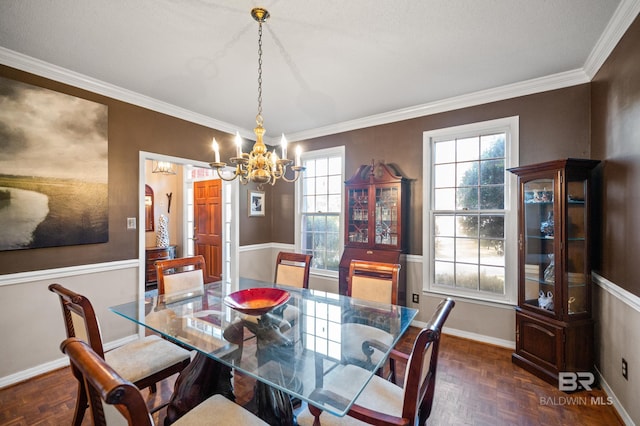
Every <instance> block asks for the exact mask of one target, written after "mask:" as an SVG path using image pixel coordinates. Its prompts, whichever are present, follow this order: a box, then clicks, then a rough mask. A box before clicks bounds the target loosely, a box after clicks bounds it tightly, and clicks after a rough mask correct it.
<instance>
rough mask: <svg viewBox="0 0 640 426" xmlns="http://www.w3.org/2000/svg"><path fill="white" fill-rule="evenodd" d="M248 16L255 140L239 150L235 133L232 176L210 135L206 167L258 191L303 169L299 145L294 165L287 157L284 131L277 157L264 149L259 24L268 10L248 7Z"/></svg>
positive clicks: (237, 135)
mask: <svg viewBox="0 0 640 426" xmlns="http://www.w3.org/2000/svg"><path fill="white" fill-rule="evenodd" d="M251 16H252V17H253V19H254V20H256V22H258V114H257V115H256V128H255V129H253V132H254V133H255V134H256V142H255V144H254V145H253V148H252V149H251V152H249V153H246V152H242V138H240V134H239V133H236V156H235V157H231V158H230V159H229V161H230V162H231V163H232V164H235V166H236V169H235V171H234V172H233V175H231V176H230V177H225V176H224V173H222V172H221V171H220V169H224V168H225V167H226V165H227V163H222V162H220V152H219V147H218V143H217V142H216V139H215V138H213V142H212V145H213V146H212V147H213V151H214V155H215V161H214V162H213V163H209V166H210V167H211V168H213V169H216V171H217V172H218V176H219V177H220V179H222V180H226V181H231V180H234V179H236V178H238V179H239V180H240V182H241V183H242V184H247V183H249V182H254V183H257V184H258V189H260V190H261V189H262V185H263V184H265V183H268V184H271V185H275V183H276V181H277V180H278V179H282V180H284V181H285V182H295V181H296V180H298V178H299V177H300V173H301V172H303V171H304V170H305V167H303V166H301V165H300V147H299V146H298V147H297V148H296V161H295V164H294V162H293V160H289V159H288V158H287V140H286V139H285V137H284V134H283V135H282V139H281V147H282V151H281V155H282V158H278V155H277V154H276V151H275V149H274V150H273V152H270V151H269V150H267V146H266V145H265V144H264V142H263V140H262V137H263V136H264V133H265V129H264V127H262V124H263V123H264V119H263V118H262V24H263V23H264V22H266V21H267V19H268V18H269V12H268V11H267V10H266V9H263V8H260V7H256V8H254V9H252V10H251ZM292 164H293V165H292ZM287 166H291V170H293V178H287V176H286V173H287Z"/></svg>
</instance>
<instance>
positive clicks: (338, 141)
mask: <svg viewBox="0 0 640 426" xmlns="http://www.w3.org/2000/svg"><path fill="white" fill-rule="evenodd" d="M589 100H590V88H589V84H584V85H579V86H574V87H569V88H566V89H560V90H554V91H550V92H544V93H538V94H534V95H530V96H524V97H519V98H514V99H509V100H505V101H500V102H494V103H490V104H486V105H479V106H475V107H471V108H465V109H461V110H456V111H450V112H446V113H441V114H434V115H430V116H425V117H419V118H415V119H412V120H405V121H401V122H397V123H392V124H386V125H381V126H375V127H369V128H366V129H359V130H354V131H350V132H345V133H340V134H336V135H331V136H325V137H321V138H316V139H311V140H307V141H303V142H301V145H302V148H303V150H305V151H307V150H316V149H321V148H328V147H333V146H339V145H345V147H346V150H345V151H346V154H345V155H346V177H347V179H348V178H349V177H351V175H352V174H353V173H355V171H356V170H357V168H358V166H359V165H361V164H369V163H370V162H371V160H372V159H375V160H376V161H383V162H385V163H392V164H394V165H395V166H396V167H397V168H398V170H399V171H400V172H401V173H402V174H403V175H404V176H405V177H407V178H408V179H410V189H409V192H410V194H409V197H410V211H409V234H410V236H409V253H411V254H416V255H420V254H422V203H423V200H422V191H423V188H422V180H423V175H422V144H423V140H422V139H423V136H422V134H423V132H425V131H427V130H434V129H440V128H444V127H451V126H457V125H462V124H468V123H473V122H479V121H486V120H492V119H496V118H502V117H510V116H514V115H519V116H520V164H521V165H525V164H532V163H537V162H542V161H548V160H555V159H560V158H566V157H578V158H589V151H590V146H589V140H590V138H589V125H590V124H589V123H590V121H589V113H590V109H589ZM282 204H286V203H284V202H283V203H282ZM275 210H276V215H278V216H277V217H276V218H275V219H274V220H276V221H277V222H279V223H285V222H286V217H288V216H285V215H284V214H283V213H282V212H278V211H277V210H278V209H277V208H276V209H275ZM293 234H294V228H293V222H292V223H291V225H290V226H289V227H285V226H280V227H278V228H274V231H273V238H274V241H279V242H287V243H293V238H294V237H293Z"/></svg>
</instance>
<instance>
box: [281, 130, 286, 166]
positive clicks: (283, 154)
mask: <svg viewBox="0 0 640 426" xmlns="http://www.w3.org/2000/svg"><path fill="white" fill-rule="evenodd" d="M280 146H282V159H283V160H286V159H287V139H286V138H285V137H284V133H283V134H282V137H281V138H280Z"/></svg>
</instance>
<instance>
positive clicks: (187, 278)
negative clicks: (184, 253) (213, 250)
mask: <svg viewBox="0 0 640 426" xmlns="http://www.w3.org/2000/svg"><path fill="white" fill-rule="evenodd" d="M155 267H156V275H157V276H158V294H165V295H166V297H165V300H166V299H167V298H169V299H171V298H176V299H180V298H185V297H193V296H201V295H202V294H203V292H204V271H205V268H206V265H205V261H204V257H203V256H202V255H197V256H190V257H179V258H176V259H167V260H158V261H156V263H155Z"/></svg>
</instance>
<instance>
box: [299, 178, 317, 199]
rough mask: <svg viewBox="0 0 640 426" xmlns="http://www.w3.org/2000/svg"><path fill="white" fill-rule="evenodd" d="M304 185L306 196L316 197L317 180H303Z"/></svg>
mask: <svg viewBox="0 0 640 426" xmlns="http://www.w3.org/2000/svg"><path fill="white" fill-rule="evenodd" d="M302 182H303V184H304V188H303V191H304V194H305V195H314V194H315V193H316V179H315V178H313V177H308V178H307V177H305V178H304V179H303V181H302Z"/></svg>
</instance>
